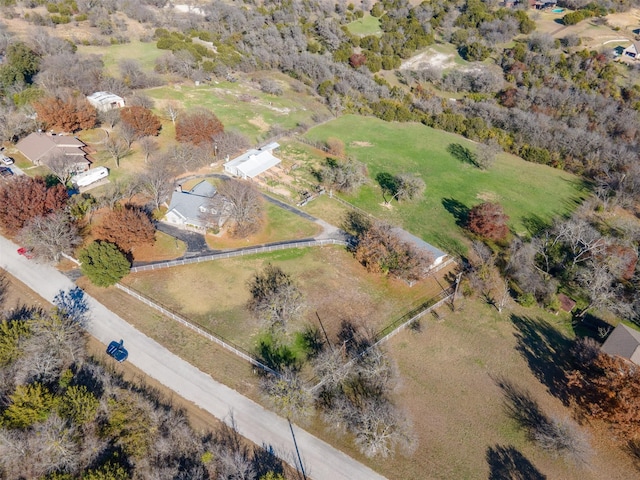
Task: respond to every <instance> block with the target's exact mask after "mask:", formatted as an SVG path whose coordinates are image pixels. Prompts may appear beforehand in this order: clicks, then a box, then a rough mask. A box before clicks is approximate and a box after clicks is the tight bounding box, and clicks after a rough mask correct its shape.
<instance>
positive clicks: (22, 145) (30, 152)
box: [16, 132, 91, 172]
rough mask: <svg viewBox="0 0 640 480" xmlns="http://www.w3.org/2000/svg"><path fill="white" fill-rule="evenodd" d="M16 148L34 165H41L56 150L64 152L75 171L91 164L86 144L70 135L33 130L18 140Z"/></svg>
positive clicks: (87, 167)
mask: <svg viewBox="0 0 640 480" xmlns="http://www.w3.org/2000/svg"><path fill="white" fill-rule="evenodd" d="M16 148H17V149H18V150H19V151H20V152H21V153H22V154H23V155H24V156H25V157H27V159H28V160H29V161H30V162H31V163H33V164H34V165H42V163H43V162H44V161H45V160H46V159H47V158H48V157H49V156H51V155H53V154H56V153H58V152H61V153H63V154H64V157H65V159H67V160H68V161H69V163H71V164H72V165H73V166H74V168H73V170H74V171H75V172H84V171H85V170H88V169H89V166H90V165H91V160H89V158H87V152H86V150H85V148H86V145H85V144H84V143H83V142H82V141H80V140H78V139H77V138H76V137H73V136H71V135H54V134H51V133H43V132H33V133H31V134H29V135H27V136H26V137H25V138H23V139H22V140H20V141H19V142H18V143H17V144H16Z"/></svg>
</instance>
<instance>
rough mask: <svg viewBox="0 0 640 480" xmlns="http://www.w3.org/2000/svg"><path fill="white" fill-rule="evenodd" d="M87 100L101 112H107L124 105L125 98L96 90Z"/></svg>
mask: <svg viewBox="0 0 640 480" xmlns="http://www.w3.org/2000/svg"><path fill="white" fill-rule="evenodd" d="M87 100H88V101H89V103H90V104H91V105H93V106H94V108H95V109H96V110H98V111H99V112H107V111H109V110H113V109H115V108H122V107H124V98H122V97H120V96H118V95H116V94H115V93H109V92H95V93H92V94H91V95H89V96H88V97H87Z"/></svg>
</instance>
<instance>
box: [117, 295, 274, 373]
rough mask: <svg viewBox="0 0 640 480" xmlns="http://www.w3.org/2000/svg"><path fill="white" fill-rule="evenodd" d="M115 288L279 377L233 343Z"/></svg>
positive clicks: (145, 299) (169, 311) (145, 298)
mask: <svg viewBox="0 0 640 480" xmlns="http://www.w3.org/2000/svg"><path fill="white" fill-rule="evenodd" d="M116 287H118V288H119V289H120V290H122V291H123V292H125V293H127V294H128V295H131V296H132V297H133V298H136V299H138V300H139V301H141V302H142V303H144V304H146V305H148V306H150V307H151V308H153V309H155V310H158V311H159V312H161V313H162V314H163V315H166V316H167V317H169V318H171V319H172V320H175V321H176V322H178V323H180V324H181V325H184V326H185V327H187V328H190V329H191V330H193V331H194V332H196V333H197V334H199V335H202V336H203V337H205V338H207V339H208V340H211V341H212V342H214V343H217V344H218V345H220V346H221V347H222V348H224V349H226V350H229V351H230V352H231V353H234V354H236V355H237V356H239V357H240V358H243V359H244V360H246V361H248V362H250V363H251V364H253V365H255V366H256V367H258V368H261V369H262V370H264V371H265V372H268V373H271V374H273V375H277V376H280V375H279V374H278V372H276V371H275V370H273V369H272V368H270V367H268V366H266V365H265V364H264V363H262V362H260V361H259V360H258V359H257V358H255V357H254V356H253V355H251V354H250V353H249V352H247V351H246V350H245V349H243V348H242V347H240V346H238V345H235V344H234V343H232V342H230V341H228V340H226V339H224V338H223V337H221V336H219V335H216V334H215V333H212V332H209V331H208V330H206V329H204V328H202V327H200V326H199V325H195V324H194V323H192V322H190V321H189V320H187V319H185V318H182V317H181V316H180V315H178V314H177V313H175V312H173V311H171V310H170V309H168V308H165V307H163V306H162V305H158V304H157V303H155V302H153V301H152V300H150V299H148V298H147V297H145V296H144V295H142V294H141V293H139V292H137V291H135V290H134V289H132V288H129V287H125V286H124V285H122V284H121V283H117V284H116Z"/></svg>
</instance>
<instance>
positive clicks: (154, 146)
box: [138, 135, 160, 163]
mask: <svg viewBox="0 0 640 480" xmlns="http://www.w3.org/2000/svg"><path fill="white" fill-rule="evenodd" d="M138 143H139V144H140V150H142V153H143V154H144V163H147V162H149V157H150V156H151V154H153V153H155V152H157V151H158V149H159V148H160V145H159V144H158V141H157V140H156V139H155V138H153V137H151V136H148V135H147V136H144V137H142V138H140V140H138Z"/></svg>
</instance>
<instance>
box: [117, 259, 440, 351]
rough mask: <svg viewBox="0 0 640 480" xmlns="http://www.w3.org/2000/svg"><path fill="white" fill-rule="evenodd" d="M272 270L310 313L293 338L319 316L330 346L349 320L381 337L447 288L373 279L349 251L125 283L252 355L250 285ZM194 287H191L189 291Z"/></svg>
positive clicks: (212, 266) (255, 326) (180, 271)
mask: <svg viewBox="0 0 640 480" xmlns="http://www.w3.org/2000/svg"><path fill="white" fill-rule="evenodd" d="M267 263H272V264H274V265H277V266H279V267H281V268H282V269H283V270H284V271H285V272H287V273H289V274H290V275H291V276H292V277H293V279H294V280H295V281H296V282H297V283H298V284H299V287H300V289H301V291H302V292H303V294H304V296H305V300H306V302H307V304H308V309H307V311H306V313H305V315H304V317H303V318H302V319H301V320H300V321H299V323H298V324H297V325H293V326H292V328H290V331H299V330H301V329H302V327H303V326H304V325H305V324H311V325H313V326H315V327H318V326H319V325H318V321H317V317H316V312H317V314H318V315H319V316H320V318H321V319H322V322H323V324H324V327H325V329H326V331H327V333H328V335H329V338H330V339H335V338H336V335H337V333H338V331H339V329H340V325H341V322H342V321H343V320H351V321H353V322H355V323H356V324H357V325H362V326H365V327H366V328H368V329H370V330H372V331H374V332H377V331H379V330H381V329H382V328H383V327H385V326H386V325H388V324H389V323H391V322H392V321H393V320H395V319H396V318H398V317H400V316H402V315H403V314H404V313H405V312H407V311H408V310H410V309H411V308H412V307H413V306H415V304H416V303H417V302H418V301H420V300H426V299H428V298H431V297H433V296H435V295H437V294H438V293H439V292H440V291H441V290H442V287H441V285H445V286H446V282H445V281H444V280H442V275H444V273H445V272H440V273H439V274H438V277H439V279H440V284H438V282H437V281H435V280H433V279H427V280H424V281H422V282H420V283H418V284H417V285H415V286H413V287H409V286H408V285H407V284H405V283H404V282H402V281H399V280H396V279H392V278H388V277H383V276H380V275H371V274H367V273H366V271H365V270H364V268H363V267H362V266H361V265H360V264H358V263H357V262H356V261H355V260H354V259H353V258H352V256H351V254H350V253H348V252H347V251H346V250H345V249H344V247H316V248H306V249H294V250H283V251H279V252H274V253H269V254H260V255H250V256H245V257H238V258H232V259H227V260H218V261H211V262H204V263H199V264H193V265H186V266H181V267H174V268H170V269H164V270H158V271H154V272H141V273H136V274H132V275H129V276H127V277H125V279H123V283H124V284H126V285H128V286H131V287H133V288H134V289H136V290H138V291H140V292H141V293H143V294H145V295H146V296H148V297H150V298H152V299H155V300H156V301H158V302H159V303H161V304H163V305H164V306H166V307H168V308H170V309H172V310H174V311H176V312H177V313H179V314H181V315H183V316H185V317H186V318H189V319H191V320H192V321H194V322H196V323H197V324H199V325H201V326H203V327H205V328H207V329H209V330H210V331H213V332H215V333H216V334H218V335H220V336H222V337H224V338H226V339H228V340H230V341H231V342H233V343H236V344H238V345H240V346H241V347H243V348H245V349H247V350H253V349H254V346H255V341H256V335H257V334H258V333H259V331H260V330H261V326H260V324H259V322H258V321H257V320H255V319H254V318H252V316H251V315H250V314H249V312H248V311H247V310H246V308H245V304H246V303H247V301H248V300H249V291H248V288H247V282H248V281H249V280H250V279H251V278H252V277H253V275H254V274H255V272H257V271H259V270H261V269H262V268H263V267H264V266H265V265H266V264H267ZM187 286H188V288H187Z"/></svg>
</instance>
